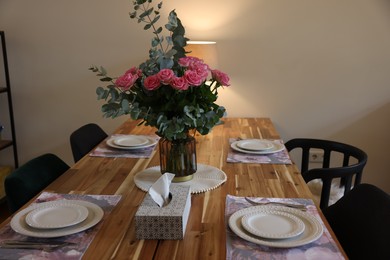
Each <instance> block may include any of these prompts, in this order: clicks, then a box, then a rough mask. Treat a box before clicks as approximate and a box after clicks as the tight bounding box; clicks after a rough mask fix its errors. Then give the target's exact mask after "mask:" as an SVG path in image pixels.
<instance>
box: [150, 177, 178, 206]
mask: <svg viewBox="0 0 390 260" xmlns="http://www.w3.org/2000/svg"><path fill="white" fill-rule="evenodd" d="M173 177H175V174H172V173H168V172H166V173H164V174H163V175H162V176H161V177H160V178H158V180H157V181H156V182H155V183H153V185H152V186H151V187H150V189H149V191H148V193H149V195H150V196H151V197H152V199H153V200H154V202H156V203H157V204H158V205H159V206H160V207H163V206H165V205H166V204H168V203H169V186H170V185H171V182H172V180H173Z"/></svg>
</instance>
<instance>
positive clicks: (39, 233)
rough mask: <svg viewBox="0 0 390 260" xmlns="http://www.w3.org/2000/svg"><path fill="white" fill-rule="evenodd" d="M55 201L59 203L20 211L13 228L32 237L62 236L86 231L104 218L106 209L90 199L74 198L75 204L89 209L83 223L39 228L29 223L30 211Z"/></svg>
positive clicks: (12, 222) (38, 205) (44, 203)
mask: <svg viewBox="0 0 390 260" xmlns="http://www.w3.org/2000/svg"><path fill="white" fill-rule="evenodd" d="M53 203H57V201H50V202H43V203H37V204H33V205H31V206H30V207H28V208H25V209H23V210H21V211H19V212H18V213H16V215H15V216H14V217H13V218H12V219H11V228H12V229H13V230H14V231H15V232H17V233H20V234H22V235H26V236H30V237H42V238H49V237H61V236H67V235H71V234H75V233H78V232H81V231H84V230H86V229H88V228H90V227H93V226H94V225H96V224H97V223H99V221H100V220H101V219H102V218H103V215H104V211H103V210H102V209H101V208H100V207H99V206H98V205H96V204H94V203H91V202H88V201H81V200H72V203H73V204H77V205H81V206H84V207H86V208H87V209H88V217H87V218H86V219H85V220H84V221H82V222H81V223H79V224H76V225H73V226H70V227H65V228H58V229H37V228H33V227H30V226H29V225H27V223H26V216H27V214H28V213H29V212H31V211H32V210H35V209H37V208H39V207H41V206H43V205H51V204H53Z"/></svg>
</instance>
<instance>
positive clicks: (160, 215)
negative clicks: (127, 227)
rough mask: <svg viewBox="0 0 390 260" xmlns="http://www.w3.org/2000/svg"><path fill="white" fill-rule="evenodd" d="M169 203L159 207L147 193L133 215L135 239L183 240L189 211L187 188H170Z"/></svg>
mask: <svg viewBox="0 0 390 260" xmlns="http://www.w3.org/2000/svg"><path fill="white" fill-rule="evenodd" d="M170 193H171V195H172V198H171V201H170V202H169V204H168V205H166V206H164V207H159V206H158V205H157V203H156V202H154V201H153V199H152V198H151V197H150V195H149V194H148V193H147V194H146V196H145V199H144V201H143V202H142V203H141V205H140V206H139V208H138V210H137V213H136V214H135V233H136V237H137V239H183V238H184V233H185V231H186V226H187V221H188V217H189V214H190V209H191V192H190V187H189V186H179V185H176V186H172V185H171V187H170Z"/></svg>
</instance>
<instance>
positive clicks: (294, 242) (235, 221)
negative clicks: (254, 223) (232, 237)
mask: <svg viewBox="0 0 390 260" xmlns="http://www.w3.org/2000/svg"><path fill="white" fill-rule="evenodd" d="M265 207H267V208H268V209H269V210H274V211H282V212H288V213H290V214H292V215H294V216H296V217H298V218H299V219H300V220H302V221H303V223H304V224H305V230H304V231H303V233H302V234H301V235H298V236H296V237H293V238H287V239H276V240H275V239H268V238H262V237H258V236H255V235H253V234H251V233H249V232H248V231H246V230H245V229H244V228H243V227H242V225H241V219H242V217H243V216H245V215H247V214H251V213H253V212H257V211H261V210H264V208H265ZM229 227H230V229H231V230H232V231H233V232H234V233H235V234H236V235H237V236H239V237H241V238H242V239H245V240H247V241H250V242H253V243H255V244H259V245H264V246H270V247H278V248H290V247H296V246H302V245H306V244H309V243H311V242H314V241H315V240H317V239H318V238H320V237H321V235H322V233H323V232H324V228H323V227H322V224H321V222H320V221H319V220H318V219H317V218H316V217H314V216H312V215H310V214H309V213H306V212H303V211H300V210H297V209H293V208H288V207H282V206H254V207H248V208H245V209H242V210H239V211H237V212H235V213H233V214H232V215H231V216H230V218H229Z"/></svg>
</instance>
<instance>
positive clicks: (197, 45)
mask: <svg viewBox="0 0 390 260" xmlns="http://www.w3.org/2000/svg"><path fill="white" fill-rule="evenodd" d="M216 45H217V44H216V42H212V41H188V42H187V46H186V47H185V50H186V51H187V52H190V53H188V54H187V55H188V56H193V57H197V58H199V59H202V60H203V61H204V62H205V63H206V64H207V65H209V67H210V68H211V69H216V68H217V67H218V59H217V46H216Z"/></svg>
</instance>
